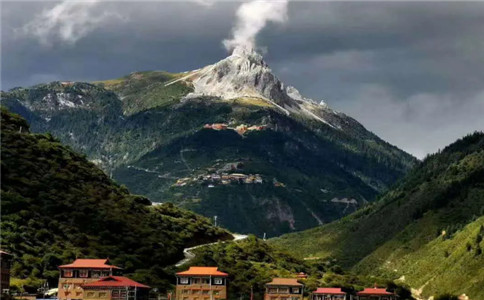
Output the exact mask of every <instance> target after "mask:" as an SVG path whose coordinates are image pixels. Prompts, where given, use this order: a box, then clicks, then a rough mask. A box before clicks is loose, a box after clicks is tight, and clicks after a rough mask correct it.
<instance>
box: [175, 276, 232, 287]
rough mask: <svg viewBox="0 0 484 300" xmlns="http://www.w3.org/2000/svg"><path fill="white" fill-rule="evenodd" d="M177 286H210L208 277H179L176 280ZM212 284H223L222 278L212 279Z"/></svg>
mask: <svg viewBox="0 0 484 300" xmlns="http://www.w3.org/2000/svg"><path fill="white" fill-rule="evenodd" d="M178 283H179V284H210V278H209V277H200V278H199V277H180V278H179V279H178ZM212 283H213V284H216V285H222V284H224V279H223V278H212Z"/></svg>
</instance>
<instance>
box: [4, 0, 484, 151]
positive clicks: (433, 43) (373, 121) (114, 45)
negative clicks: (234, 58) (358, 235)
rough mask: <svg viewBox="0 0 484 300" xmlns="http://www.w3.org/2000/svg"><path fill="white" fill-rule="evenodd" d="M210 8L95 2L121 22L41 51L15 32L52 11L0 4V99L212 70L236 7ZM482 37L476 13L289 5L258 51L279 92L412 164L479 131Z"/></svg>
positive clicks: (446, 6)
mask: <svg viewBox="0 0 484 300" xmlns="http://www.w3.org/2000/svg"><path fill="white" fill-rule="evenodd" d="M202 2H203V1H202ZM212 2H213V1H208V2H207V3H208V4H211V5H198V4H194V3H193V2H136V3H134V2H108V3H102V4H99V5H98V6H96V9H97V10H99V11H98V12H97V13H102V12H103V10H110V11H112V12H113V13H116V14H119V15H121V16H123V19H125V21H122V22H120V21H119V20H115V19H110V20H108V21H109V22H105V23H103V24H102V26H98V27H96V28H95V29H93V30H91V31H90V32H89V33H87V34H86V35H84V36H83V38H81V39H78V40H77V41H76V43H75V44H56V45H55V46H54V47H51V48H46V47H42V46H41V45H40V44H39V43H38V41H37V40H36V39H35V38H33V37H32V36H25V35H18V34H15V28H22V26H24V25H25V24H27V23H29V22H31V20H32V19H34V17H35V15H36V14H37V13H38V12H41V11H42V10H43V9H45V8H48V7H53V6H54V5H56V3H52V2H42V3H39V2H36V3H27V4H26V3H25V2H21V3H14V2H2V3H1V5H2V16H1V17H2V18H1V19H2V43H1V44H2V70H1V71H2V89H8V88H11V87H14V86H28V85H32V84H35V83H40V82H45V81H51V80H85V81H89V80H98V79H108V78H116V77H120V76H123V75H126V74H128V73H130V72H133V71H139V70H156V69H157V70H167V71H172V72H180V71H186V70H190V69H195V68H199V67H201V66H204V65H207V64H209V63H213V62H215V61H217V60H219V59H221V58H223V57H224V56H226V55H227V52H226V50H225V49H224V48H223V46H222V44H221V41H222V40H223V39H225V38H227V37H228V36H230V33H231V28H232V27H233V25H234V24H235V12H236V10H237V8H238V6H239V5H240V3H232V2H223V3H220V2H216V3H212ZM482 28H484V3H477V2H474V3H470V2H469V3H462V2H459V3H457V2H455V3H451V2H442V3H438V2H392V3H384V2H375V3H370V2H315V1H313V2H299V1H295V2H290V3H289V7H288V19H287V22H286V23H284V24H268V25H267V26H266V27H265V28H264V29H263V30H262V31H261V33H260V34H259V35H258V37H257V44H258V45H259V46H263V47H267V49H268V52H267V54H266V60H267V62H268V63H269V64H270V66H271V67H272V68H273V70H274V72H275V73H276V74H277V75H278V76H279V77H280V78H281V79H282V80H283V81H284V82H286V83H287V84H291V85H294V86H296V87H297V88H298V89H299V90H300V91H301V92H302V94H304V95H305V96H309V97H311V98H315V99H324V100H325V101H326V102H327V103H328V105H330V106H331V107H333V108H335V109H337V110H340V111H342V112H345V113H347V114H348V115H351V116H352V117H354V118H355V119H357V120H358V121H360V122H361V123H362V124H363V125H365V126H366V127H367V128H368V129H370V130H372V131H373V132H375V133H376V134H378V135H379V136H381V137H382V138H384V139H385V140H387V141H389V142H390V143H393V144H396V145H397V146H399V147H400V148H402V149H404V150H407V151H409V152H411V153H413V154H415V155H417V156H419V157H422V156H424V155H425V154H426V153H428V152H434V151H436V150H437V149H439V148H442V147H444V146H445V145H446V144H448V143H451V142H452V141H453V140H455V139H456V138H458V137H460V136H462V135H464V134H466V133H469V132H471V131H473V130H477V129H478V130H484V123H483V121H482V120H483V119H484V118H482V117H481V116H482V115H484V107H483V103H484V94H483V87H482V82H484V71H483V69H484V68H482V66H483V65H484V51H483V50H484V31H483V30H482Z"/></svg>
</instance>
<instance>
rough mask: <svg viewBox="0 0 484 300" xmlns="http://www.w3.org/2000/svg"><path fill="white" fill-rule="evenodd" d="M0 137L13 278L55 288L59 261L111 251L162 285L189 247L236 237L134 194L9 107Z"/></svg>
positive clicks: (5, 242)
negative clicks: (38, 131) (31, 128)
mask: <svg viewBox="0 0 484 300" xmlns="http://www.w3.org/2000/svg"><path fill="white" fill-rule="evenodd" d="M1 138H2V145H1V167H2V174H1V175H2V187H1V199H2V201H1V212H2V219H1V239H2V249H3V250H5V251H8V252H10V253H12V254H13V255H14V264H13V268H12V276H13V277H14V280H13V282H14V283H16V282H21V283H22V284H25V285H27V286H28V285H33V286H35V285H36V284H38V283H39V280H38V279H39V278H46V279H48V280H49V282H50V284H51V286H52V285H54V284H55V283H56V281H57V278H58V272H57V266H58V265H60V264H63V263H68V262H70V261H72V260H73V259H75V258H76V257H78V258H106V257H109V258H110V260H111V262H112V263H113V264H115V265H118V266H121V267H123V268H124V270H125V273H128V274H130V276H131V277H132V278H133V279H135V280H139V281H141V282H143V283H146V284H149V285H150V286H152V287H160V288H164V287H166V286H167V285H168V284H170V283H171V278H169V275H167V273H165V271H164V270H163V268H164V267H166V266H168V265H171V264H173V263H175V262H176V261H178V260H179V259H180V258H182V257H183V248H185V247H189V246H193V245H197V244H201V243H207V242H213V241H217V240H220V239H222V240H225V239H231V238H232V237H231V235H230V234H229V233H228V232H227V231H225V230H223V229H221V228H217V227H214V226H212V225H211V223H210V221H209V220H208V219H206V218H204V217H201V216H198V215H196V214H194V213H192V212H189V211H186V210H182V209H178V208H175V207H174V206H173V205H171V204H164V205H156V206H152V205H151V202H150V201H149V200H148V199H147V198H145V197H142V196H135V195H132V194H130V193H129V192H128V190H127V189H126V188H125V187H123V186H120V185H118V184H116V183H115V182H113V181H112V180H111V179H110V178H109V177H108V176H106V174H105V173H104V172H103V171H101V170H100V169H99V168H97V167H96V166H95V165H94V164H93V163H90V162H88V161H87V160H86V158H85V157H84V156H83V155H79V154H77V153H75V152H74V151H72V150H71V149H70V148H69V147H66V146H63V145H62V144H61V143H60V142H59V141H58V140H56V139H54V138H53V137H52V136H51V135H50V134H32V133H30V132H29V125H28V124H27V122H26V121H25V120H24V119H23V118H21V117H20V116H18V115H15V114H12V113H10V112H8V111H7V110H6V109H4V108H2V110H1Z"/></svg>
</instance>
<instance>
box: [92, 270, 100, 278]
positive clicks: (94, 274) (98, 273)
mask: <svg viewBox="0 0 484 300" xmlns="http://www.w3.org/2000/svg"><path fill="white" fill-rule="evenodd" d="M91 277H92V278H99V277H101V272H99V271H91Z"/></svg>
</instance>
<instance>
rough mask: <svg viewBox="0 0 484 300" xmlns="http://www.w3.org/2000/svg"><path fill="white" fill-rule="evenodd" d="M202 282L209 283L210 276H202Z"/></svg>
mask: <svg viewBox="0 0 484 300" xmlns="http://www.w3.org/2000/svg"><path fill="white" fill-rule="evenodd" d="M202 284H210V278H202Z"/></svg>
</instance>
